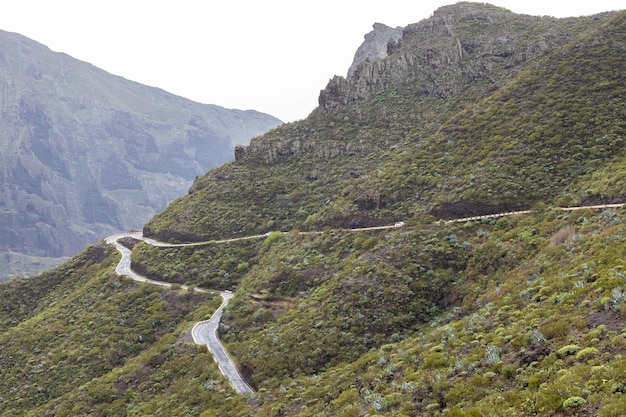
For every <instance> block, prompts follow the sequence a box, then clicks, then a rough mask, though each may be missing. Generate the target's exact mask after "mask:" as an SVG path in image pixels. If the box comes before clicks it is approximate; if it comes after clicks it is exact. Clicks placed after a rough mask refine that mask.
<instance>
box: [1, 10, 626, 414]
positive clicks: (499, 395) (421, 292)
mask: <svg viewBox="0 0 626 417" xmlns="http://www.w3.org/2000/svg"><path fill="white" fill-rule="evenodd" d="M495 28H499V29H498V31H496V32H495V34H494V33H492V32H491V31H492V30H495ZM625 28H626V14H624V13H623V12H621V13H618V12H616V13H609V14H603V15H599V16H595V17H588V18H581V19H566V20H556V19H550V18H532V17H520V16H517V15H514V14H512V13H510V12H508V11H505V10H502V9H500V8H494V7H493V6H489V5H476V4H467V3H461V4H458V5H455V6H449V7H446V8H442V9H440V10H438V11H437V12H435V14H434V15H433V17H431V18H430V19H428V20H427V21H425V22H421V23H418V24H416V25H411V26H410V27H409V28H407V30H405V34H404V37H403V39H402V40H401V41H400V42H399V43H398V44H396V45H391V49H390V51H391V53H390V55H389V57H388V58H386V59H384V60H382V61H377V62H374V63H367V62H366V63H364V64H363V65H362V66H361V67H359V69H357V71H356V72H355V76H354V77H352V78H350V79H348V80H343V79H341V78H337V79H334V80H332V81H331V83H330V84H329V87H328V88H327V89H326V90H325V91H324V92H323V93H322V95H321V97H320V101H321V105H320V108H318V109H317V110H316V111H315V112H314V113H313V115H312V116H311V117H310V118H308V119H307V120H304V121H302V122H298V123H294V124H289V125H284V126H281V127H280V128H277V129H274V130H273V131H271V132H270V133H268V134H267V135H265V136H263V137H262V138H259V139H257V140H255V141H253V142H252V143H251V145H250V146H249V147H248V148H247V149H246V150H245V151H242V153H243V154H244V155H243V156H241V155H240V156H241V158H240V159H239V160H238V161H236V162H233V163H228V164H226V165H224V166H222V167H220V168H217V169H214V170H212V171H210V172H209V173H208V174H207V175H205V176H203V177H200V178H198V179H197V181H196V182H195V184H194V186H193V187H192V189H191V190H190V194H189V195H188V196H185V197H183V198H181V199H179V200H178V201H176V202H175V203H173V204H172V205H171V206H170V207H169V208H168V209H167V210H165V211H164V212H163V213H161V214H160V215H158V216H156V217H155V218H154V219H152V220H151V221H150V223H149V224H148V225H146V227H145V230H144V232H145V234H147V235H152V236H156V237H159V238H160V239H162V240H181V241H203V240H207V239H221V238H228V237H235V236H245V235H258V234H263V233H266V232H270V233H268V234H267V235H266V236H260V237H258V239H255V240H249V241H237V242H230V243H225V242H222V243H217V242H214V243H211V244H207V245H203V246H193V247H179V248H158V247H151V246H149V245H147V244H145V243H138V242H134V243H132V245H131V246H133V267H134V268H135V269H136V270H138V271H140V272H142V273H144V274H145V275H148V276H149V277H152V278H156V279H161V280H165V281H170V282H173V283H179V284H186V285H191V286H193V285H196V286H202V287H209V288H218V289H230V290H233V292H234V298H233V300H232V302H231V304H230V305H229V308H228V309H227V310H226V311H225V312H224V315H223V320H222V323H221V325H220V328H219V332H220V335H221V337H222V339H223V341H224V342H225V343H226V345H227V347H228V350H229V352H230V353H231V355H232V356H233V357H234V359H235V361H236V362H237V363H238V364H239V366H240V369H241V370H242V373H243V374H244V376H245V378H246V379H247V380H248V382H249V383H250V384H251V385H253V386H254V387H255V388H256V389H257V393H256V394H255V395H254V396H251V397H245V396H238V395H236V393H235V391H234V390H233V389H232V388H231V387H229V386H228V385H227V384H226V382H225V380H224V378H223V377H221V376H220V375H219V373H218V369H217V367H216V365H215V364H214V363H213V362H212V361H211V360H210V358H209V355H207V354H206V351H205V350H204V349H203V348H198V347H194V346H192V345H190V343H189V339H188V336H187V332H188V331H189V329H190V328H191V326H192V324H193V322H194V321H196V320H201V319H206V318H207V317H208V316H210V315H211V313H212V312H213V311H214V310H215V308H217V305H218V304H219V299H218V298H217V297H211V296H210V295H205V294H195V295H194V294H190V293H185V292H179V290H177V289H176V287H174V288H173V289H171V290H165V289H160V288H155V287H151V286H148V285H139V284H135V283H131V282H130V281H127V280H125V279H122V278H120V277H118V276H116V275H115V274H114V272H113V271H114V264H115V260H116V259H118V258H117V257H116V256H115V255H114V254H113V252H112V249H110V248H106V247H104V246H102V245H95V246H93V247H90V248H88V249H87V250H86V251H85V252H83V253H82V254H81V255H80V256H79V257H76V258H73V259H72V260H71V261H70V262H68V263H66V264H64V265H63V266H62V267H60V268H58V269H56V270H54V271H52V272H50V273H47V274H45V275H42V276H41V277H39V278H36V279H33V280H31V281H15V282H11V283H7V284H2V285H0V291H2V294H6V297H4V296H3V297H0V311H2V312H3V313H4V315H3V317H2V318H0V326H1V327H0V328H1V329H2V333H0V365H2V366H1V367H0V372H1V373H2V374H1V375H2V381H7V384H4V386H3V387H0V396H1V397H2V401H0V410H1V411H0V414H2V415H33V416H34V415H37V416H39V415H46V414H53V415H67V416H70V415H103V416H108V415H142V416H145V415H154V416H170V415H192V416H202V417H209V416H224V415H228V416H253V415H254V416H267V417H270V416H271V417H275V416H291V415H300V416H319V415H333V416H335V415H336V416H344V417H347V416H362V415H369V416H375V415H391V416H398V417H399V416H413V415H432V416H436V415H450V416H480V415H484V416H503V415H507V416H509V415H510V416H515V415H518V416H527V415H533V416H574V415H578V416H582V415H588V416H592V415H593V416H601V417H617V416H621V415H622V414H623V410H624V409H626V377H625V375H626V360H625V358H624V355H626V315H625V314H626V313H625V312H626V295H625V294H626V278H625V276H626V275H625V274H626V271H624V267H625V265H624V254H625V253H626V243H624V242H626V241H625V240H624V233H626V211H624V209H616V208H610V209H605V210H592V209H587V210H582V211H574V212H567V211H563V210H560V209H558V208H557V207H556V206H560V205H576V204H581V203H590V202H602V201H608V200H614V201H621V200H622V198H623V197H624V195H625V194H626V190H625V189H624V188H623V186H624V181H623V178H621V176H620V173H621V172H623V171H624V166H623V165H624V164H623V159H624V154H623V140H624V128H625V126H624V120H626V119H625V118H624V115H625V114H626V107H625V106H626V104H625V103H626V100H624V85H626V82H625V81H626V80H625V78H624V74H626V63H625V61H624V57H626V54H624V50H625V44H624V39H626V37H625V36H624V32H625ZM500 30H502V31H504V32H500ZM481 34H485V35H484V36H483V35H481ZM442 36H443V38H441V37H442ZM503 39H505V40H507V41H506V42H505V41H504V40H503ZM508 39H510V41H509V40H508ZM429 45H430V46H429ZM531 206H532V207H533V208H534V211H533V212H532V213H531V214H528V215H524V216H512V217H503V218H499V219H485V220H482V221H476V222H467V223H447V222H444V221H440V218H446V217H462V216H464V215H472V214H481V213H489V212H495V211H499V210H503V209H504V210H506V211H508V210H510V209H513V208H530V207H531ZM396 221H404V222H405V223H404V225H403V226H401V227H395V228H391V229H387V230H370V231H354V230H349V229H350V228H354V227H358V226H368V225H377V224H394V222H396ZM278 230H282V231H288V232H287V233H277V232H275V231H278ZM300 231H317V233H300ZM127 243H128V242H127ZM32 284H34V286H39V288H34V289H33V290H32V293H31V292H30V290H29V288H30V285H32ZM50 329H54V331H51V330H50ZM34 335H37V336H34ZM34 339H37V340H34ZM96 358H100V359H102V358H106V361H104V362H103V361H102V360H99V361H97V360H96ZM79 359H80V361H79ZM74 374H76V378H77V379H70V375H71V377H72V378H74V376H75V375H74ZM24 378H26V379H24ZM72 381H73V382H72Z"/></svg>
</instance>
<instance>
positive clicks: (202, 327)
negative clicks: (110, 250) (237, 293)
mask: <svg viewBox="0 0 626 417" xmlns="http://www.w3.org/2000/svg"><path fill="white" fill-rule="evenodd" d="M125 237H130V238H133V239H137V240H144V241H145V242H146V243H148V244H154V245H155V246H159V247H172V246H181V245H171V244H167V243H162V242H157V241H155V240H153V239H144V237H143V234H142V233H140V232H135V233H120V234H116V235H112V236H109V237H107V238H106V239H105V241H106V243H108V244H110V245H114V246H115V248H116V249H117V250H118V251H119V252H120V253H121V254H122V258H121V259H120V261H119V262H118V264H117V266H116V267H115V272H117V273H118V274H119V275H125V276H127V277H129V278H131V279H133V280H135V281H139V282H145V283H148V284H153V285H159V286H161V287H172V285H173V284H171V283H169V282H164V281H157V280H153V279H149V278H146V277H144V276H142V275H139V274H137V273H136V272H135V271H133V270H132V268H131V259H130V256H131V251H130V249H128V248H127V247H125V246H123V245H122V244H120V243H119V240H120V239H122V238H125ZM187 246H188V245H187ZM180 288H182V289H185V290H193V291H196V292H201V293H208V292H214V291H212V290H207V289H204V288H199V287H188V286H186V285H181V286H180ZM217 292H219V294H220V295H221V296H222V299H223V301H222V304H221V305H220V306H219V308H218V309H217V310H216V311H215V313H213V315H212V316H211V318H210V319H208V320H205V321H200V322H198V323H196V324H195V325H194V326H193V328H192V329H191V336H192V338H193V341H194V342H195V343H196V344H198V345H206V347H207V349H208V350H209V351H210V352H211V354H212V355H213V359H215V362H217V365H218V367H219V369H220V372H221V373H222V374H223V375H224V376H225V377H226V378H228V380H229V382H230V384H231V385H232V387H233V388H234V389H235V391H237V392H238V393H240V394H254V390H253V389H252V388H251V387H250V386H249V385H248V384H247V383H246V381H245V380H244V379H243V377H242V376H241V374H240V373H239V370H238V369H237V366H235V363H234V362H233V360H232V358H231V357H230V355H229V354H228V352H227V351H226V348H225V347H224V345H222V342H221V341H220V339H219V338H218V337H217V328H218V326H219V322H220V319H221V318H222V311H223V310H224V307H226V305H228V302H229V301H230V299H231V298H232V297H233V294H232V293H230V292H229V291H217Z"/></svg>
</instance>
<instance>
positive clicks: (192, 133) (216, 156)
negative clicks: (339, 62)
mask: <svg viewBox="0 0 626 417" xmlns="http://www.w3.org/2000/svg"><path fill="white" fill-rule="evenodd" d="M278 124H280V121H279V120H278V119H276V118H274V117H271V116H269V115H265V114H262V113H259V112H255V111H239V110H229V109H225V108H222V107H219V106H214V105H204V104H199V103H195V102H192V101H189V100H186V99H184V98H182V97H177V96H175V95H172V94H169V93H167V92H165V91H163V90H160V89H157V88H152V87H147V86H143V85H141V84H138V83H135V82H131V81H129V80H126V79H124V78H122V77H118V76H114V75H111V74H109V73H106V72H105V71H102V70H100V69H98V68H96V67H94V66H92V65H90V64H88V63H85V62H81V61H78V60H76V59H73V58H72V57H70V56H68V55H66V54H61V53H55V52H52V51H50V50H49V49H48V48H47V47H45V46H44V45H41V44H39V43H37V42H34V41H32V40H30V39H27V38H25V37H22V36H20V35H17V34H13V33H7V32H0V125H1V126H2V129H1V131H0V250H2V251H6V252H17V253H22V254H25V255H31V256H47V257H61V256H68V255H72V254H74V253H76V252H77V251H78V250H80V249H81V248H82V247H84V246H85V244H87V243H89V242H93V241H95V240H97V239H99V238H102V237H103V236H105V235H106V234H108V233H111V232H114V231H116V230H124V229H126V230H127V229H129V228H139V227H141V226H142V224H143V223H144V222H145V221H146V220H148V219H149V218H150V216H152V215H153V214H154V213H155V212H157V211H159V210H161V209H163V208H164V207H165V206H166V204H167V203H168V202H170V201H171V200H172V199H174V198H176V197H177V196H179V195H181V194H182V193H184V192H185V191H186V190H187V189H188V188H189V186H190V185H191V182H192V181H193V179H194V178H195V177H196V176H198V175H200V174H202V173H204V172H206V171H207V170H208V169H210V168H212V167H214V166H216V165H219V164H221V163H224V162H225V161H228V160H230V159H232V155H233V149H234V144H236V143H247V142H248V141H249V140H250V138H251V137H253V136H256V135H260V134H262V133H264V132H266V131H267V130H269V129H271V128H272V127H274V126H277V125H278ZM1 269H2V268H0V270H1Z"/></svg>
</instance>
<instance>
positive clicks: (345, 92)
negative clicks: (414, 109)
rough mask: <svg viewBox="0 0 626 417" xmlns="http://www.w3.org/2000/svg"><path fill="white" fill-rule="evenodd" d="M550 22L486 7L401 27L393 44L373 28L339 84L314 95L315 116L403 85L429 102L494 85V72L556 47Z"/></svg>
mask: <svg viewBox="0 0 626 417" xmlns="http://www.w3.org/2000/svg"><path fill="white" fill-rule="evenodd" d="M555 20H556V19H554V18H550V17H535V16H527V15H517V14H514V13H512V12H510V11H508V10H505V9H502V8H498V7H495V6H491V5H488V4H477V3H459V4H455V5H452V6H445V7H441V8H440V9H438V10H437V11H436V12H435V13H434V14H433V16H431V17H430V18H429V19H426V20H423V21H421V22H419V23H415V24H411V25H409V26H407V27H406V28H404V29H403V30H402V32H401V36H400V37H398V38H396V37H395V36H396V35H397V33H398V32H397V30H398V29H395V30H392V29H391V28H387V27H383V26H384V25H382V26H377V25H375V26H374V31H373V32H371V33H370V34H368V35H367V36H366V39H365V41H364V43H363V45H362V46H361V48H362V49H363V51H368V52H367V53H366V52H363V53H362V54H359V53H357V55H356V56H355V60H354V62H353V64H352V66H351V67H350V70H349V72H348V77H347V78H344V77H341V76H335V77H333V78H332V79H331V80H330V81H329V83H328V85H327V86H326V88H325V89H324V90H322V91H321V92H320V96H319V105H320V108H322V109H324V110H327V111H332V110H333V109H335V108H337V107H340V106H346V105H351V104H354V103H358V102H362V101H364V100H366V99H367V98H368V97H369V96H371V94H372V93H374V92H376V91H378V90H380V89H383V88H389V87H390V86H394V85H396V86H397V85H400V84H402V83H406V82H407V80H411V81H412V82H413V83H414V86H415V85H417V86H419V94H421V95H423V96H432V97H450V96H453V95H455V94H458V92H459V91H460V89H461V88H462V87H463V86H464V85H466V83H467V82H468V81H478V80H488V81H490V82H493V83H494V84H497V82H498V80H497V79H495V78H493V76H494V74H496V73H498V71H496V69H501V68H502V67H506V68H510V69H514V68H515V67H517V66H518V65H519V64H521V63H524V62H525V61H526V60H528V59H532V58H533V57H535V56H538V55H539V54H541V53H543V52H545V51H546V50H547V49H550V48H555V47H558V46H559V45H560V44H561V43H560V42H562V41H563V39H565V37H564V36H563V35H564V34H563V33H559V29H557V28H556V27H555V25H554V24H553V23H554V22H555ZM530 28H532V29H533V30H532V31H529V30H526V29H530ZM565 36H566V35H565ZM389 37H390V38H389ZM385 38H388V40H387V42H385V46H384V48H383V40H384V39H385ZM361 48H359V49H361Z"/></svg>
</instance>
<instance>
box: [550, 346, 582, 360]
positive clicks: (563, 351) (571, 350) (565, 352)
mask: <svg viewBox="0 0 626 417" xmlns="http://www.w3.org/2000/svg"><path fill="white" fill-rule="evenodd" d="M579 350H580V347H579V346H578V345H565V346H563V347H562V348H560V349H559V350H557V351H556V354H557V356H558V357H559V358H564V357H565V356H570V355H573V354H575V353H576V352H578V351H579Z"/></svg>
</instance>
